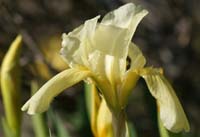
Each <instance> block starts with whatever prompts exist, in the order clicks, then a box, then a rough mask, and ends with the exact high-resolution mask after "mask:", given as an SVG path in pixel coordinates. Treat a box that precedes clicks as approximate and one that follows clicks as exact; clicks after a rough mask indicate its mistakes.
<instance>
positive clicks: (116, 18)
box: [101, 3, 148, 57]
mask: <svg viewBox="0 0 200 137" xmlns="http://www.w3.org/2000/svg"><path fill="white" fill-rule="evenodd" d="M147 13H148V12H147V10H145V9H143V8H142V7H140V6H136V5H134V4H133V3H128V4H126V5H124V6H121V7H120V8H118V9H116V10H114V11H113V12H110V13H108V14H107V15H106V16H105V17H104V18H103V20H102V22H101V24H103V25H106V26H109V27H116V28H121V29H122V30H124V31H125V33H126V34H123V36H121V38H120V39H121V40H123V41H124V44H123V46H122V45H120V46H121V47H122V48H123V49H121V48H120V47H118V46H116V47H115V48H116V49H118V50H119V51H120V53H121V54H122V55H124V54H125V57H126V55H127V54H128V46H129V43H130V41H131V39H132V36H133V34H134V33H135V30H136V28H137V26H138V24H139V22H140V21H141V20H142V19H143V17H144V16H145V15H147ZM113 34H115V33H113ZM116 44H117V43H116ZM119 44H121V43H119Z"/></svg>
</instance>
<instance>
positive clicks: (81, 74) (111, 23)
mask: <svg viewBox="0 0 200 137" xmlns="http://www.w3.org/2000/svg"><path fill="white" fill-rule="evenodd" d="M146 14H147V11H146V10H144V9H142V8H141V7H140V6H135V5H134V4H132V3H129V4H126V5H124V6H122V7H120V8H118V9H116V10H114V11H113V12H110V13H108V14H107V15H106V16H105V17H104V18H103V19H102V21H101V23H97V21H98V19H99V16H97V17H95V18H93V19H90V20H87V21H86V22H85V23H84V24H83V25H81V26H80V27H78V28H77V29H75V30H73V31H72V32H70V33H68V34H63V41H62V49H61V54H62V56H63V58H64V59H65V60H66V62H67V64H68V65H69V66H70V68H69V69H67V70H65V71H63V72H61V73H59V74H58V75H56V76H55V77H53V78H52V79H51V80H49V81H48V82H47V83H46V84H45V85H44V86H43V87H41V89H40V90H39V91H38V92H37V93H36V94H35V95H34V96H33V97H32V98H31V99H30V100H29V101H28V102H27V103H26V104H25V105H24V106H23V108H22V110H24V111H25V110H27V111H28V113H29V114H35V113H37V112H43V111H45V110H46V109H47V108H48V106H49V104H50V102H51V101H52V99H53V98H54V97H55V96H57V95H58V94H59V93H60V92H62V91H63V90H64V89H65V88H68V87H70V86H72V85H74V84H76V83H77V82H79V81H81V80H86V81H88V82H91V81H92V82H93V83H95V85H96V87H98V89H99V90H100V92H101V93H102V95H103V96H104V98H105V101H106V103H107V105H108V107H109V109H110V110H111V111H112V113H117V112H118V111H121V110H122V109H124V108H125V106H126V104H127V100H128V96H129V95H130V93H131V91H132V89H133V88H134V86H135V84H136V82H137V80H138V78H139V77H140V76H141V77H143V78H144V79H145V81H146V83H147V85H148V88H149V90H150V92H151V94H152V95H153V96H154V97H155V99H156V100H157V104H158V107H159V114H160V118H161V120H162V122H163V124H164V126H165V127H166V128H167V129H169V130H171V131H174V132H178V131H181V130H185V131H188V130H189V124H188V121H187V118H186V116H185V114H184V111H183V109H182V107H181V105H180V103H179V101H178V98H177V97H176V95H175V93H174V90H173V89H172V87H171V86H170V84H169V83H168V82H167V80H166V79H165V78H164V76H163V75H162V73H161V72H160V71H159V70H157V69H153V68H143V67H144V65H145V63H146V60H145V58H144V56H143V55H142V53H141V51H140V50H139V49H138V48H137V46H136V45H135V44H134V43H132V42H131V39H132V36H133V34H134V32H135V30H136V27H137V25H138V23H139V22H140V21H141V19H142V18H143V17H144V16H145V15H146ZM127 58H130V62H129V63H130V68H128V70H127Z"/></svg>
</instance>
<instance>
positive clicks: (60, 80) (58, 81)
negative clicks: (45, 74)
mask: <svg viewBox="0 0 200 137" xmlns="http://www.w3.org/2000/svg"><path fill="white" fill-rule="evenodd" d="M89 75H91V73H90V72H89V71H87V70H82V71H81V70H80V69H67V70H65V71H62V72H61V73H59V74H57V75H56V76H54V77H53V78H52V79H50V80H49V81H48V82H47V83H46V84H44V85H43V86H42V87H41V88H40V89H39V90H38V92H37V93H36V94H35V95H33V96H32V97H31V98H30V99H29V100H28V101H27V102H26V104H25V105H24V106H23V107H22V111H27V112H28V113H29V114H35V113H41V112H43V111H46V110H47V109H48V107H49V104H50V103H51V101H52V100H53V98H54V97H55V96H57V95H58V94H59V93H61V92H62V91H63V90H64V89H66V88H68V87H70V86H72V85H74V84H76V83H78V82H79V81H81V80H83V79H85V78H86V77H88V76H89Z"/></svg>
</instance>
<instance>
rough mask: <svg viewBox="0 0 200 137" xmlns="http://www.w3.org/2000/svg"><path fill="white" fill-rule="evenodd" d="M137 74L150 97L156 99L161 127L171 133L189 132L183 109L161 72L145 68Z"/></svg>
mask: <svg viewBox="0 0 200 137" xmlns="http://www.w3.org/2000/svg"><path fill="white" fill-rule="evenodd" d="M139 74H140V75H141V76H142V77H143V78H144V80H145V81H146V83H147V86H148V88H149V90H150V92H151V94H152V96H154V97H155V99H156V102H157V105H158V112H159V115H160V119H161V121H162V123H163V125H164V126H165V127H166V128H167V129H168V130H170V131H172V132H180V131H182V130H185V131H189V130H190V126H189V123H188V120H187V118H186V115H185V113H184V111H183V108H182V106H181V104H180V102H179V100H178V98H177V96H176V94H175V92H174V89H173V88H172V87H171V85H170V83H169V82H168V81H167V80H166V78H165V77H164V76H163V75H162V70H160V69H153V68H145V69H142V70H139Z"/></svg>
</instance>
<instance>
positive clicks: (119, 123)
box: [112, 110, 128, 137]
mask: <svg viewBox="0 0 200 137" xmlns="http://www.w3.org/2000/svg"><path fill="white" fill-rule="evenodd" d="M112 126H113V132H114V137H126V133H127V132H128V131H126V114H125V111H124V110H122V111H121V112H120V113H118V114H117V115H116V114H113V113H112Z"/></svg>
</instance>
